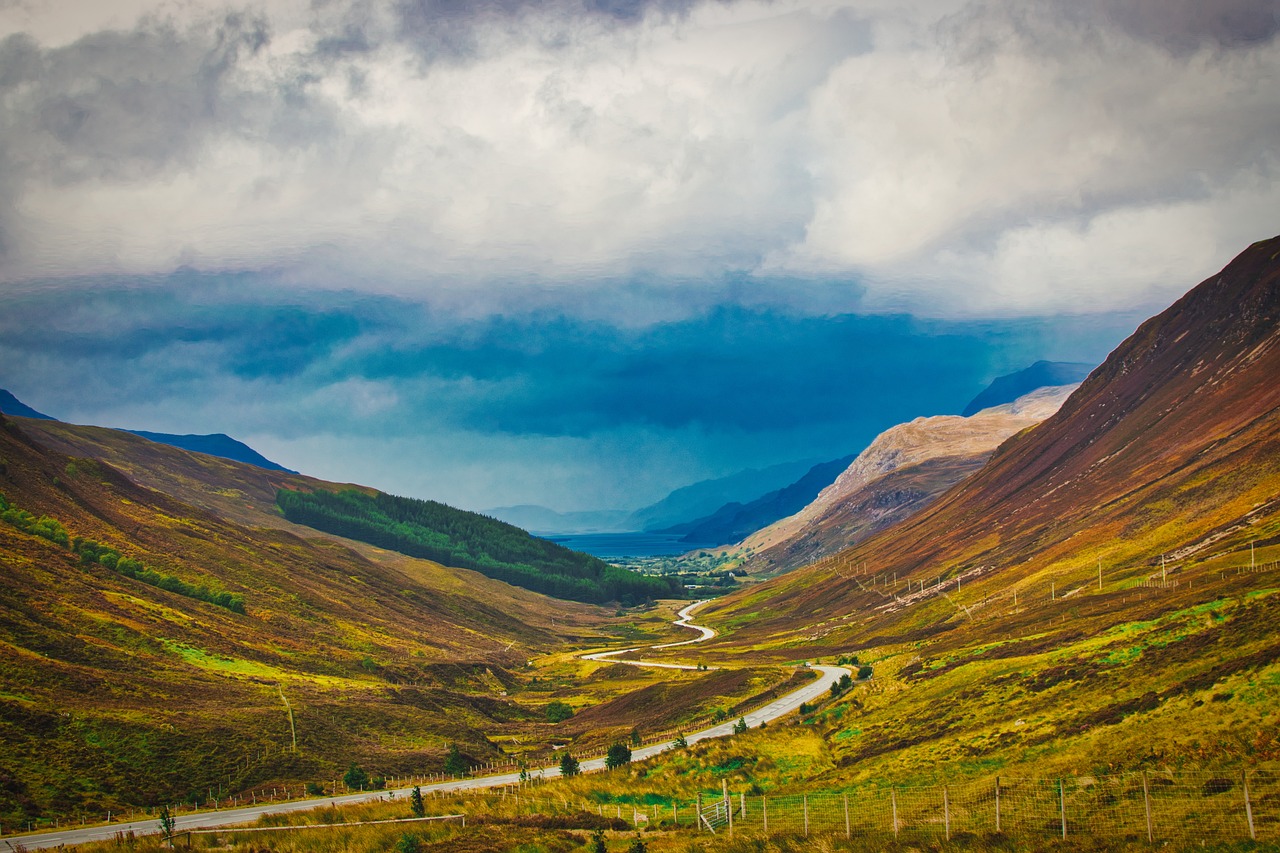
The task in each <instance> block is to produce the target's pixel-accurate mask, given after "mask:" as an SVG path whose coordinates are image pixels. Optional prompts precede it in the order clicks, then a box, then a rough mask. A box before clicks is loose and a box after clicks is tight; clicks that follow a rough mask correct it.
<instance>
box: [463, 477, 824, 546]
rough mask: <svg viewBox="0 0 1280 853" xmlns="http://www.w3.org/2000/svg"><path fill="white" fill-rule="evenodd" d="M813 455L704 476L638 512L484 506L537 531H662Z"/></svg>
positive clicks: (762, 488) (777, 481)
mask: <svg viewBox="0 0 1280 853" xmlns="http://www.w3.org/2000/svg"><path fill="white" fill-rule="evenodd" d="M813 465H814V460H811V459H810V460H801V461H798V462H784V463H782V464H780V465H773V466H770V467H768V468H760V469H756V468H751V469H748V470H746V471H739V472H738V473H736V474H730V475H729V476H727V477H719V478H716V479H713V480H703V481H701V482H697V483H693V484H691V485H688V486H683V487H681V488H679V489H676V490H675V491H673V492H672V493H671V494H669V495H667V496H666V497H665V498H663V499H662V500H660V501H658V502H657V503H654V504H650V505H649V506H646V507H642V508H641V509H638V510H635V511H634V512H627V511H625V510H604V511H598V512H564V513H562V512H556V511H555V510H552V509H548V508H547V507H543V506H536V505H531V504H522V505H519V506H508V507H496V508H494V509H488V510H485V511H484V514H485V515H489V516H492V517H494V518H496V519H498V520H500V521H505V522H507V523H508V524H515V525H517V526H520V527H524V528H525V529H526V530H533V531H536V532H539V533H544V534H546V533H579V534H581V533H624V532H625V533H632V532H658V531H662V530H666V529H669V528H671V527H672V526H674V525H678V524H685V523H688V522H690V521H694V520H698V519H703V518H705V517H707V516H710V515H711V514H712V513H714V512H716V511H717V510H719V509H720V508H721V507H723V506H725V505H726V504H729V503H734V502H737V503H739V504H746V503H750V502H751V501H754V500H756V499H758V498H760V497H761V496H763V495H766V494H768V493H770V492H773V491H776V490H778V489H783V488H786V487H787V486H789V485H791V484H793V483H795V482H796V481H797V480H799V479H800V478H802V477H803V476H805V474H806V473H807V472H808V471H809V469H810V468H811V467H812V466H813Z"/></svg>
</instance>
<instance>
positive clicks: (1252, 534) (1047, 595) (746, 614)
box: [709, 238, 1280, 653]
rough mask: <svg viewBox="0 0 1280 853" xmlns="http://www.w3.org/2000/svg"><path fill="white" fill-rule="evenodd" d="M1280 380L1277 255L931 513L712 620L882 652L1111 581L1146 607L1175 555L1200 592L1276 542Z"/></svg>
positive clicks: (1151, 336) (1182, 305) (1123, 349)
mask: <svg viewBox="0 0 1280 853" xmlns="http://www.w3.org/2000/svg"><path fill="white" fill-rule="evenodd" d="M1277 377H1280V238H1274V239H1271V240H1267V241H1264V242H1261V243H1257V244H1254V245H1253V246H1251V247H1249V249H1247V250H1246V251H1245V252H1243V253H1242V254H1241V255H1240V256H1239V257H1238V258H1236V259H1235V260H1234V261H1233V262H1232V263H1231V264H1230V265H1228V266H1227V267H1226V268H1225V269H1224V270H1223V271H1222V273H1220V274H1219V275H1216V276H1214V277H1212V278H1210V279H1209V280H1207V281H1205V282H1204V283H1202V284H1201V285H1200V286H1198V287H1196V288H1195V289H1193V290H1192V291H1190V292H1189V293H1188V294H1187V295H1186V296H1184V297H1183V298H1182V299H1181V300H1179V301H1178V302H1177V303H1176V304H1174V305H1173V306H1171V307H1170V308H1169V309H1168V310H1166V311H1165V312H1163V313H1162V314H1160V315H1159V316H1157V317H1154V318H1152V319H1151V320H1149V321H1147V322H1146V323H1144V324H1143V325H1142V327H1141V328H1139V329H1138V331H1137V332H1135V333H1134V335H1133V336H1131V337H1130V338H1129V339H1128V340H1127V341H1125V342H1124V343H1123V344H1122V345H1121V346H1119V347H1118V348H1117V349H1116V350H1115V352H1113V353H1112V354H1111V356H1110V357H1109V358H1108V359H1107V361H1106V362H1105V363H1104V364H1103V365H1102V366H1101V367H1099V368H1098V369H1097V370H1095V371H1094V373H1093V374H1092V375H1091V376H1090V377H1089V379H1088V380H1087V381H1086V382H1085V383H1083V384H1082V385H1081V387H1080V388H1079V389H1078V390H1077V391H1076V392H1075V393H1074V394H1072V395H1071V397H1070V398H1069V399H1068V400H1067V401H1066V403H1065V404H1064V405H1063V406H1062V408H1061V409H1060V410H1059V411H1058V413H1057V414H1056V415H1054V416H1053V417H1051V418H1050V419H1048V420H1047V421H1045V422H1044V423H1043V424H1041V425H1040V426H1038V427H1036V428H1035V429H1033V430H1030V431H1028V432H1025V433H1023V434H1020V435H1018V436H1016V437H1014V438H1012V439H1010V440H1009V441H1008V442H1007V443H1006V444H1004V445H1003V446H1002V447H1001V448H1000V449H999V450H998V451H997V453H996V454H995V455H994V457H993V458H992V460H991V461H990V462H989V463H988V464H987V466H986V467H984V468H983V469H982V470H981V471H980V472H978V473H977V474H976V475H974V476H973V477H972V478H970V479H968V480H966V481H965V482H963V483H961V484H960V485H958V486H956V487H955V488H953V489H952V490H951V491H949V492H948V493H947V494H946V495H944V496H943V497H942V498H940V499H939V500H938V501H937V502H936V503H935V504H934V505H933V506H932V507H931V508H930V509H929V510H927V511H925V512H923V513H920V514H919V515H916V516H915V517H913V518H911V519H909V520H907V521H906V522H903V523H901V524H899V525H897V526H895V527H893V528H890V529H889V530H887V531H885V532H883V533H881V534H880V535H878V536H876V537H873V538H872V539H870V540H868V541H866V542H864V543H862V544H860V545H858V546H856V547H855V548H853V549H851V550H849V551H846V552H843V553H842V554H840V555H838V556H837V557H835V558H832V559H830V560H827V561H824V562H821V563H819V564H817V565H815V566H813V567H812V568H809V569H805V570H801V571H800V572H797V573H792V574H791V575H788V576H784V577H783V578H780V579H778V580H777V581H773V582H770V583H766V584H764V585H762V586H761V587H757V588H756V589H753V590H751V591H749V592H745V593H743V594H740V595H738V596H735V597H733V598H731V599H729V600H725V601H723V602H721V603H719V604H717V605H714V608H715V611H718V615H719V618H721V619H723V620H728V621H729V622H730V623H731V624H733V625H734V626H735V627H736V630H737V632H738V637H737V639H736V640H735V642H741V641H745V640H753V641H758V640H759V639H761V638H763V637H768V636H773V637H775V641H776V642H783V638H786V637H790V638H792V640H791V641H788V642H793V641H796V640H798V639H799V638H802V637H806V636H807V637H810V638H813V637H815V636H819V635H821V636H824V637H831V638H846V639H848V640H849V641H853V640H854V638H855V637H856V638H858V639H857V642H860V643H864V644H870V643H873V642H874V641H875V639H876V638H877V637H879V638H884V637H905V636H910V635H913V634H918V635H921V636H924V635H931V634H936V633H938V632H940V631H950V630H954V629H956V628H957V627H960V626H962V625H964V626H969V627H967V628H966V630H974V629H973V628H972V626H973V625H975V624H978V623H980V622H982V621H983V620H993V621H994V623H995V624H993V625H992V627H991V630H993V631H1006V630H1013V629H1015V628H1016V626H1017V624H1018V619H1019V618H1022V617H1019V616H1018V615H1017V614H1020V613H1021V614H1025V615H1026V618H1027V619H1037V620H1041V624H1043V619H1044V618H1045V616H1044V613H1043V612H1040V611H1035V612H1032V610H1029V609H1028V608H1029V607H1030V606H1031V605H1032V604H1033V603H1035V604H1036V606H1037V607H1038V606H1039V603H1040V602H1041V601H1042V600H1043V601H1044V602H1046V606H1047V603H1048V602H1056V601H1057V600H1058V596H1059V595H1061V591H1063V590H1066V591H1068V592H1073V591H1074V593H1079V594H1082V593H1084V592H1086V591H1088V589H1089V587H1090V586H1091V585H1092V584H1093V583H1094V582H1095V580H1096V577H1097V573H1098V567H1099V565H1101V567H1102V569H1103V573H1104V578H1105V582H1104V588H1103V590H1102V592H1101V593H1099V594H1098V599H1099V602H1098V603H1099V604H1100V605H1101V604H1102V603H1107V605H1108V606H1111V599H1112V598H1113V597H1114V598H1116V599H1118V600H1117V601H1116V602H1115V605H1116V606H1119V605H1120V600H1124V602H1125V603H1126V604H1132V603H1133V602H1135V601H1137V600H1138V598H1137V597H1134V596H1127V595H1125V593H1126V591H1127V590H1131V589H1133V588H1134V587H1137V586H1140V585H1142V584H1144V583H1146V582H1147V581H1148V578H1149V577H1150V576H1152V575H1153V574H1154V575H1155V576H1157V577H1159V578H1160V579H1161V581H1162V582H1163V581H1166V580H1168V579H1169V575H1168V569H1167V568H1166V569H1165V570H1164V574H1162V573H1161V568H1160V566H1161V562H1162V555H1168V556H1169V557H1171V558H1172V560H1173V564H1172V569H1173V572H1174V574H1173V578H1174V579H1175V580H1176V579H1179V578H1181V579H1183V580H1194V579H1195V578H1196V576H1197V572H1198V571H1199V570H1200V569H1201V568H1202V567H1203V565H1205V564H1207V561H1210V560H1211V558H1212V557H1214V555H1216V554H1218V553H1220V552H1223V551H1232V550H1236V551H1239V549H1242V548H1243V549H1245V550H1246V551H1247V549H1248V547H1249V542H1250V541H1252V540H1258V542H1259V543H1260V544H1262V545H1266V544H1268V543H1270V542H1272V541H1273V540H1274V538H1275V537H1276V536H1277V535H1278V534H1280V381H1277ZM864 567H865V569H864ZM864 570H865V571H866V575H862V574H861V572H863V571H864ZM1214 574H1215V578H1214V579H1216V575H1217V573H1216V572H1215V573H1214ZM962 577H963V578H964V583H963V587H962V588H958V585H959V583H960V582H959V580H957V579H958V578H962ZM1199 582H1200V583H1202V584H1205V585H1206V586H1207V585H1208V584H1209V582H1210V579H1209V578H1208V577H1205V578H1203V579H1201V580H1200V581H1199ZM1223 582H1224V583H1226V582H1227V581H1226V580H1225V579H1224V580H1223ZM1187 586H1188V585H1187V584H1185V583H1184V584H1182V585H1181V586H1180V587H1179V588H1178V590H1179V592H1178V594H1179V595H1181V594H1185V593H1187V592H1188V589H1187ZM1168 588H1169V589H1170V590H1172V589H1174V587H1173V586H1172V584H1170V586H1169V587H1168ZM908 590H910V592H908ZM1018 591H1021V593H1022V596H1023V598H1022V602H1021V604H1022V609H1021V610H1017V609H1015V611H1013V612H1012V613H1011V612H1010V611H1008V610H1007V609H1006V608H1007V605H1008V604H1009V603H1010V600H1011V598H1012V595H1014V594H1015V593H1016V592H1018ZM908 596H909V597H908ZM1080 600H1081V599H1077V603H1079V601H1080ZM1173 603H1174V602H1173V601H1172V599H1171V603H1170V606H1173ZM709 618H710V617H709ZM833 618H836V619H839V620H841V624H839V625H832V624H829V623H830V620H832V619H833ZM816 626H822V627H821V629H820V630H818V629H817V628H816ZM815 630H816V631H817V633H815ZM726 642H727V641H726ZM792 653H794V652H792Z"/></svg>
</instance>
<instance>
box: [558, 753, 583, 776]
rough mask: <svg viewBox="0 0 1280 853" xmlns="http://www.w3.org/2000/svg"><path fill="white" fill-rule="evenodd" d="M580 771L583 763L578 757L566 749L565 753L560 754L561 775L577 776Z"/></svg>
mask: <svg viewBox="0 0 1280 853" xmlns="http://www.w3.org/2000/svg"><path fill="white" fill-rule="evenodd" d="M580 772H582V765H581V764H579V763H578V759H576V758H574V757H573V754H572V753H570V752H568V751H566V752H565V753H564V755H562V756H560V775H561V776H564V777H565V778H568V777H570V776H577V775H578V774H579V773H580Z"/></svg>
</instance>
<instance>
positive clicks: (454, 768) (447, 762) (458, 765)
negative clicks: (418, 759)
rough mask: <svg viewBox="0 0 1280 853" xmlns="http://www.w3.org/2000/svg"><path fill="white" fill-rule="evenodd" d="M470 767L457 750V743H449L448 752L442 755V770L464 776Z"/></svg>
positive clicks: (452, 774)
mask: <svg viewBox="0 0 1280 853" xmlns="http://www.w3.org/2000/svg"><path fill="white" fill-rule="evenodd" d="M470 769H471V768H470V767H468V766H467V760H466V759H465V758H463V757H462V753H461V752H459V751H458V745H457V744H456V743H451V744H449V754H448V755H446V756H445V757H444V772H445V773H446V774H448V775H450V776H466V775H467V771H468V770H470Z"/></svg>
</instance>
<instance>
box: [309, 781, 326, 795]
mask: <svg viewBox="0 0 1280 853" xmlns="http://www.w3.org/2000/svg"><path fill="white" fill-rule="evenodd" d="M306 788H307V796H308V797H323V796H324V785H321V784H320V783H319V782H308V783H307V784H306Z"/></svg>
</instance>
